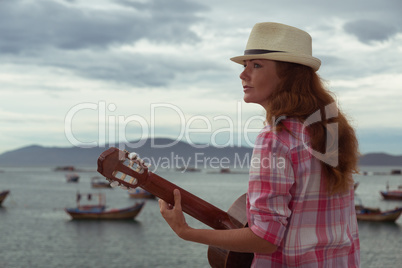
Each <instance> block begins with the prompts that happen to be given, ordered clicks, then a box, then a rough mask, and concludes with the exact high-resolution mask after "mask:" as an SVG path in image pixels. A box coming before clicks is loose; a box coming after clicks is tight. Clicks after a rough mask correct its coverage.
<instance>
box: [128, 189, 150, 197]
mask: <svg viewBox="0 0 402 268" xmlns="http://www.w3.org/2000/svg"><path fill="white" fill-rule="evenodd" d="M128 194H129V196H130V198H137V199H155V198H156V196H155V195H153V194H151V193H150V192H147V191H145V190H144V189H141V188H135V189H130V191H128Z"/></svg>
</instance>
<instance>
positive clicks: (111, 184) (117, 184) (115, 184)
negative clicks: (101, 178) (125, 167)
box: [110, 181, 119, 188]
mask: <svg viewBox="0 0 402 268" xmlns="http://www.w3.org/2000/svg"><path fill="white" fill-rule="evenodd" d="M117 186H119V182H118V181H112V182H111V183H110V187H112V188H114V187H117Z"/></svg>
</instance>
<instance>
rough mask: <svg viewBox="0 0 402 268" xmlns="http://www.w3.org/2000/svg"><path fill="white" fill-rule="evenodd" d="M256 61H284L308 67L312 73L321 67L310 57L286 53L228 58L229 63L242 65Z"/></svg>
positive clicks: (317, 61) (318, 61)
mask: <svg viewBox="0 0 402 268" xmlns="http://www.w3.org/2000/svg"><path fill="white" fill-rule="evenodd" d="M256 59H266V60H276V61H285V62H293V63H298V64H302V65H306V66H309V67H311V68H313V70H314V71H317V70H318V69H319V68H320V66H321V61H320V60H319V59H317V58H315V57H311V56H309V55H300V54H298V55H295V54H293V53H288V52H272V53H266V54H252V55H243V56H237V57H233V58H230V60H231V61H234V62H236V63H238V64H244V61H245V60H256Z"/></svg>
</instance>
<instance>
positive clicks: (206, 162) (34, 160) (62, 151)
mask: <svg viewBox="0 0 402 268" xmlns="http://www.w3.org/2000/svg"><path fill="white" fill-rule="evenodd" d="M139 145H141V146H139ZM113 146H114V147H118V148H124V149H126V150H128V151H129V152H135V153H137V154H139V155H140V157H141V158H143V159H144V160H145V161H146V162H147V161H148V163H151V165H153V166H156V165H158V166H163V167H167V166H168V165H169V167H170V168H180V167H183V166H187V167H188V166H197V167H198V168H209V167H211V165H212V167H217V168H219V167H220V165H224V167H226V166H231V167H232V166H234V165H235V164H237V167H239V166H238V165H242V164H244V165H247V164H248V163H249V162H250V159H251V154H252V148H250V147H223V148H218V147H212V146H208V147H205V146H204V147H205V148H196V147H197V145H195V146H194V145H191V144H188V143H186V142H182V141H175V140H172V139H166V138H155V139H146V140H140V141H135V142H131V143H129V144H125V145H124V146H123V147H120V145H116V146H115V145H113ZM133 146H135V147H138V146H139V147H138V148H132V147H133ZM109 147H110V146H104V147H94V148H78V147H43V146H38V145H32V146H28V147H23V148H20V149H17V150H13V151H8V152H5V153H3V154H1V155H0V166H21V165H23V166H55V167H56V166H81V167H84V166H85V167H88V166H94V168H96V163H97V159H98V157H99V155H100V154H101V153H102V152H103V151H105V150H107V149H108V148H109ZM198 147H202V146H201V145H198ZM240 167H241V166H240Z"/></svg>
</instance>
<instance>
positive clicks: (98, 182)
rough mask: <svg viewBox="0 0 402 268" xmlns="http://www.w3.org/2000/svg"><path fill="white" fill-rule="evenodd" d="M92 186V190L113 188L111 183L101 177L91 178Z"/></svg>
mask: <svg viewBox="0 0 402 268" xmlns="http://www.w3.org/2000/svg"><path fill="white" fill-rule="evenodd" d="M91 186H92V188H112V187H111V186H110V182H108V181H107V180H105V179H104V178H102V177H99V176H95V177H92V178H91Z"/></svg>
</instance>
